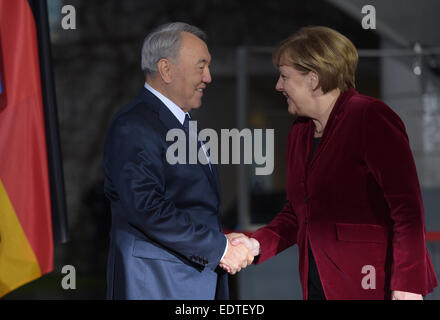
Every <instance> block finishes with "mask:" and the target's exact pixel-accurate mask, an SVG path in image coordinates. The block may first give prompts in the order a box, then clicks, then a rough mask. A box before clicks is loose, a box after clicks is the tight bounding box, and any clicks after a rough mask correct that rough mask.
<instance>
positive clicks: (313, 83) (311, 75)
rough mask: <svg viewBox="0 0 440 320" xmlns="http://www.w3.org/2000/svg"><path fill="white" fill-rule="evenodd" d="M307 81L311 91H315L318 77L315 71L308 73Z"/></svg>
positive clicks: (317, 85)
mask: <svg viewBox="0 0 440 320" xmlns="http://www.w3.org/2000/svg"><path fill="white" fill-rule="evenodd" d="M309 81H310V87H311V89H312V91H315V90H317V89H318V88H319V76H318V74H317V73H316V72H315V71H310V72H309Z"/></svg>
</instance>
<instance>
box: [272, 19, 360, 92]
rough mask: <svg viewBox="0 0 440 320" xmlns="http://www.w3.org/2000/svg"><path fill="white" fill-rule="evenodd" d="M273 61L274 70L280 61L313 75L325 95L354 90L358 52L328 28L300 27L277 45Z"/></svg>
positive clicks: (344, 38)
mask: <svg viewBox="0 0 440 320" xmlns="http://www.w3.org/2000/svg"><path fill="white" fill-rule="evenodd" d="M272 61H273V64H274V65H275V67H277V68H278V67H279V65H280V63H281V62H283V63H285V64H286V63H287V64H288V65H290V66H291V67H293V68H295V69H296V70H298V71H300V72H302V73H303V74H307V73H309V72H310V71H314V72H316V73H317V74H318V76H319V85H318V87H317V88H321V90H322V91H323V92H324V93H327V92H328V91H331V90H333V89H336V88H339V89H340V90H341V91H342V92H344V91H346V90H347V89H348V88H349V87H353V88H354V87H355V72H356V67H357V63H358V53H357V50H356V48H355V46H354V45H353V43H352V42H351V41H350V40H349V39H348V38H346V37H345V36H343V35H342V34H340V33H339V32H337V31H335V30H333V29H330V28H327V27H319V26H316V27H315V26H311V27H303V28H301V29H300V30H299V31H298V32H296V33H295V34H293V35H292V36H290V37H289V38H287V39H286V40H284V41H283V42H281V43H280V44H279V45H278V47H277V48H276V49H275V51H274V53H273V57H272Z"/></svg>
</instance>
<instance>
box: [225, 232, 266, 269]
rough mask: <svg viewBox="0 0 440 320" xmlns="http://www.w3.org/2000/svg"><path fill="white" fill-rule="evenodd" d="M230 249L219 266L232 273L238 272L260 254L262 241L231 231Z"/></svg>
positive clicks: (228, 235) (228, 237) (227, 236)
mask: <svg viewBox="0 0 440 320" xmlns="http://www.w3.org/2000/svg"><path fill="white" fill-rule="evenodd" d="M226 238H227V239H228V250H227V251H226V254H225V255H224V257H223V259H222V260H221V261H220V264H219V266H220V267H222V268H223V269H224V270H226V271H227V272H228V273H230V274H236V273H237V272H239V271H240V270H241V269H243V268H246V267H247V266H248V265H250V264H251V263H252V261H254V257H255V256H258V255H259V254H260V243H259V242H258V241H257V240H256V239H254V238H249V237H247V236H245V235H244V234H242V233H229V234H227V235H226Z"/></svg>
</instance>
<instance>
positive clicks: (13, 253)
mask: <svg viewBox="0 0 440 320" xmlns="http://www.w3.org/2000/svg"><path fill="white" fill-rule="evenodd" d="M40 276H41V272H40V266H39V265H38V261H37V258H36V257H35V254H34V251H33V250H32V248H31V246H30V244H29V242H28V240H27V238H26V235H25V233H24V231H23V229H22V227H21V224H20V221H18V218H17V215H16V214H15V211H14V208H13V207H12V205H11V202H10V201H9V197H8V194H7V193H6V190H5V188H4V186H3V183H2V181H1V180H0V297H2V296H4V295H5V294H7V293H8V292H10V291H12V290H14V289H15V288H17V287H19V286H21V285H23V284H25V283H27V282H29V281H32V280H34V279H36V278H38V277H40Z"/></svg>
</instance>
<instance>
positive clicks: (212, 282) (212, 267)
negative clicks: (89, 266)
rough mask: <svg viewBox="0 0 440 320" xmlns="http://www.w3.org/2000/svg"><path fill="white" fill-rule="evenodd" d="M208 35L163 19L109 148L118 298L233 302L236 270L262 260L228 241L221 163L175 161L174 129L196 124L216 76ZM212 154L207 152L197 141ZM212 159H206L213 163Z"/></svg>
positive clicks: (112, 283)
mask: <svg viewBox="0 0 440 320" xmlns="http://www.w3.org/2000/svg"><path fill="white" fill-rule="evenodd" d="M204 39H205V35H204V33H203V32H202V31H201V30H200V29H198V28H196V27H194V26H191V25H188V24H185V23H170V24H166V25H163V26H160V27H159V28H157V29H156V30H154V31H153V32H152V33H150V34H149V35H148V36H147V37H146V38H145V40H144V44H143V48H142V69H143V71H144V72H145V74H146V83H145V85H144V87H143V88H142V91H141V93H140V94H139V96H138V97H137V98H136V99H135V100H134V101H132V102H131V103H130V104H129V105H127V106H126V107H124V108H123V109H122V110H121V111H120V112H118V114H117V115H116V116H115V118H114V119H113V122H112V124H111V127H110V129H109V133H108V136H107V140H106V143H105V150H104V163H103V166H104V173H105V193H106V196H107V197H108V198H109V199H110V200H111V210H112V228H111V241H110V249H109V258H108V266H107V296H108V298H111V299H227V298H228V286H227V274H226V273H225V272H224V271H223V270H222V269H221V268H219V267H218V265H219V264H220V263H221V264H222V265H226V266H228V267H229V269H231V270H232V271H233V272H234V271H239V270H240V269H241V268H243V267H246V266H247V265H248V264H250V263H251V262H252V260H253V256H252V254H250V252H249V251H248V249H247V248H246V247H245V246H244V245H241V246H237V247H236V246H232V245H228V240H227V238H226V237H225V235H224V234H223V233H222V232H221V227H220V204H221V202H220V190H219V183H218V174H217V169H216V166H215V165H214V164H212V163H209V161H208V163H207V164H202V163H196V164H185V163H177V164H170V163H169V162H168V161H167V157H166V154H167V152H166V151H167V148H168V147H169V146H170V144H171V143H173V142H171V141H167V139H166V136H167V132H168V131H169V130H171V129H176V128H177V129H181V130H184V132H186V136H187V139H191V135H190V134H189V131H188V129H187V128H188V121H189V119H190V115H189V111H191V110H193V109H197V108H199V107H200V105H201V99H202V95H203V91H204V89H205V88H206V86H207V84H209V83H210V82H211V75H210V72H209V63H210V61H211V56H210V54H209V51H208V48H207V46H206V43H205V41H204ZM198 147H199V148H198V149H200V148H202V149H203V151H204V152H205V156H206V157H207V159H208V160H209V156H208V154H207V152H206V151H207V150H206V149H205V148H204V146H203V144H201V143H200V142H199V143H198ZM205 163H206V162H205Z"/></svg>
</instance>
